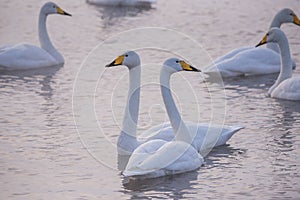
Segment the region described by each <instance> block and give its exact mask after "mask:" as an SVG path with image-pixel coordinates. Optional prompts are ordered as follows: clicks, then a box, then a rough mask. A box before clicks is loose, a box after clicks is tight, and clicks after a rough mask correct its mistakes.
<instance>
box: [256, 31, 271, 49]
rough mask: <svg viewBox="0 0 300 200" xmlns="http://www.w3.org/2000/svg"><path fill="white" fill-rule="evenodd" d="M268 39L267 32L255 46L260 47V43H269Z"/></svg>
mask: <svg viewBox="0 0 300 200" xmlns="http://www.w3.org/2000/svg"><path fill="white" fill-rule="evenodd" d="M267 39H268V34H266V35H265V36H264V38H263V39H262V40H261V41H260V42H259V43H258V44H257V45H256V46H255V47H258V46H260V45H263V44H266V43H267Z"/></svg>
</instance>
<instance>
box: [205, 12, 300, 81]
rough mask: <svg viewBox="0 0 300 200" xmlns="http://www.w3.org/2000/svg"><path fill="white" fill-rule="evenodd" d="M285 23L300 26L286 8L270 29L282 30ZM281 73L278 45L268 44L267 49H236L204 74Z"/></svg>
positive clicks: (294, 15) (231, 75)
mask: <svg viewBox="0 0 300 200" xmlns="http://www.w3.org/2000/svg"><path fill="white" fill-rule="evenodd" d="M283 23H294V24H296V25H300V20H299V18H298V17H297V15H296V14H295V13H294V12H293V11H292V10H291V9H288V8H285V9H283V10H281V11H279V12H278V13H277V14H276V15H275V17H274V19H273V21H272V23H271V26H270V28H272V27H278V28H280V26H281V24H283ZM266 58H268V59H266ZM295 67H296V64H295V62H294V61H293V68H295ZM279 71H280V54H279V49H278V46H277V45H276V44H268V45H267V48H254V47H241V48H238V49H234V50H233V51H231V52H229V53H228V54H226V55H224V56H222V57H220V58H218V59H216V60H215V61H213V63H212V64H211V65H208V66H206V67H205V68H204V69H203V72H204V73H206V74H208V75H213V74H215V73H220V74H221V76H222V77H233V76H242V75H259V74H271V73H278V72H279Z"/></svg>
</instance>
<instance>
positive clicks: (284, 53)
mask: <svg viewBox="0 0 300 200" xmlns="http://www.w3.org/2000/svg"><path fill="white" fill-rule="evenodd" d="M278 45H279V49H280V58H281V66H280V73H279V76H278V78H277V80H276V82H275V84H274V85H273V86H272V87H271V88H270V90H269V94H271V93H272V91H273V90H274V89H275V88H276V87H277V86H278V85H279V84H280V83H281V82H282V81H284V80H286V79H288V78H291V77H292V73H293V63H292V59H291V54H290V48H289V43H288V39H287V38H286V36H284V35H282V36H281V38H280V40H279V41H278Z"/></svg>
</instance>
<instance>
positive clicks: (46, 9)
mask: <svg viewBox="0 0 300 200" xmlns="http://www.w3.org/2000/svg"><path fill="white" fill-rule="evenodd" d="M41 13H44V14H45V15H49V14H60V15H68V16H72V15H71V14H69V13H67V12H66V11H64V10H63V9H61V8H60V7H59V6H57V5H56V4H55V3H53V2H47V3H45V4H44V5H43V7H42V8H41Z"/></svg>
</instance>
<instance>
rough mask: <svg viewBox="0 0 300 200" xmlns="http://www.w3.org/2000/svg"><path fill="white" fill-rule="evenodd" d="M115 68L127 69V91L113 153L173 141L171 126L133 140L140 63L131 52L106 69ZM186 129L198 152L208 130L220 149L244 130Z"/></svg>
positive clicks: (156, 128) (161, 126)
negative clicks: (192, 135) (154, 142)
mask: <svg viewBox="0 0 300 200" xmlns="http://www.w3.org/2000/svg"><path fill="white" fill-rule="evenodd" d="M118 65H125V66H126V67H127V68H128V69H129V91H128V97H127V99H128V100H127V103H126V108H125V113H124V118H123V125H122V130H121V133H120V135H119V137H118V142H117V150H118V154H119V155H131V154H132V152H133V151H134V150H135V149H136V148H137V147H138V146H140V145H141V144H144V143H145V142H148V141H151V140H154V139H161V140H165V141H172V140H174V138H175V135H174V131H173V128H172V126H171V123H170V122H168V123H162V124H159V125H156V126H154V127H152V128H150V129H148V130H146V131H144V132H143V133H142V134H141V135H140V136H139V137H138V138H137V136H136V126H137V122H138V113H139V100H140V76H141V63H140V57H139V55H138V54H137V53H136V52H134V51H128V52H126V53H124V54H123V55H121V56H119V57H117V58H116V59H115V60H114V61H112V62H111V63H110V64H108V65H107V66H106V67H114V66H118ZM186 126H187V127H188V129H189V130H190V131H191V132H192V133H195V134H196V136H195V137H193V138H194V140H193V145H194V146H195V147H196V148H197V149H198V150H199V151H200V149H201V148H202V149H203V150H204V149H205V148H204V146H203V145H202V143H203V138H204V137H205V136H206V134H207V133H208V131H209V130H211V129H213V128H214V129H219V130H220V134H219V135H218V136H219V138H218V139H214V142H216V143H215V146H220V145H224V144H225V143H226V142H227V141H228V140H229V139H230V138H231V136H232V135H233V134H234V133H236V132H237V131H239V130H240V129H242V128H244V127H242V126H219V125H210V124H205V123H201V124H195V123H192V122H187V123H186ZM215 140H217V141H215Z"/></svg>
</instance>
